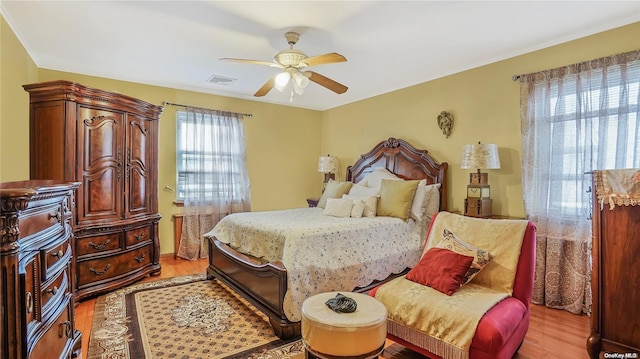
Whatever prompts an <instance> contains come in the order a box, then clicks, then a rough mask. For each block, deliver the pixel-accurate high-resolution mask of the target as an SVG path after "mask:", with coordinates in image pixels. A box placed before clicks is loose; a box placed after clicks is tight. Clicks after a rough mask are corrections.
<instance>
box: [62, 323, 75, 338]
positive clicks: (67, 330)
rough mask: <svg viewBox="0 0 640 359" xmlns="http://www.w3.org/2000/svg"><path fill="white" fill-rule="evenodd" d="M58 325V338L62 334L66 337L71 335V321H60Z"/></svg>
mask: <svg viewBox="0 0 640 359" xmlns="http://www.w3.org/2000/svg"><path fill="white" fill-rule="evenodd" d="M60 326H61V327H62V331H61V334H60V338H62V335H63V334H64V335H66V336H67V338H72V337H73V327H72V326H71V321H69V320H67V321H65V322H62V323H60Z"/></svg>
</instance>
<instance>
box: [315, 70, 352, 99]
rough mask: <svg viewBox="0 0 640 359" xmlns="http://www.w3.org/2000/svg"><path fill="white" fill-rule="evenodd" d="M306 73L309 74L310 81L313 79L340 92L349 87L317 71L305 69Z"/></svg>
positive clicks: (345, 90)
mask: <svg viewBox="0 0 640 359" xmlns="http://www.w3.org/2000/svg"><path fill="white" fill-rule="evenodd" d="M304 74H306V75H308V76H309V80H310V81H313V82H315V83H317V84H318V85H320V86H324V87H326V88H328V89H329V90H331V91H333V92H335V93H338V94H341V93H345V92H347V90H348V89H349V88H348V87H347V86H345V85H343V84H341V83H339V82H336V81H333V80H332V79H330V78H328V77H325V76H322V75H320V74H319V73H317V72H313V71H305V72H304Z"/></svg>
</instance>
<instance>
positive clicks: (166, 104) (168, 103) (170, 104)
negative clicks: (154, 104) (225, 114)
mask: <svg viewBox="0 0 640 359" xmlns="http://www.w3.org/2000/svg"><path fill="white" fill-rule="evenodd" d="M162 106H178V107H193V108H199V109H202V110H211V109H208V108H204V107H197V106H188V105H182V104H179V103H173V102H168V101H162ZM241 115H243V116H247V117H253V114H252V113H241Z"/></svg>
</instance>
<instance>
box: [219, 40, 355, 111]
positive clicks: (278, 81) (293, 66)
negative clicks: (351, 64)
mask: <svg viewBox="0 0 640 359" xmlns="http://www.w3.org/2000/svg"><path fill="white" fill-rule="evenodd" d="M284 37H285V39H287V43H288V44H289V49H287V50H282V51H280V52H278V53H277V54H276V55H275V56H274V57H273V62H268V61H260V60H245V59H234V58H229V57H224V58H221V59H220V60H222V61H235V62H243V63H248V64H256V65H266V66H271V67H277V68H281V69H283V70H284V71H283V72H281V73H279V74H277V75H275V76H274V77H272V78H270V79H269V80H268V81H267V82H266V83H265V84H264V85H262V87H261V88H260V89H259V90H258V91H256V93H255V94H254V96H256V97H261V96H264V95H266V94H267V93H268V92H269V91H271V89H272V88H274V87H275V88H276V89H277V90H278V91H280V92H282V91H284V89H285V88H286V86H287V85H288V84H289V82H290V81H291V83H292V84H293V90H292V91H291V98H292V99H293V92H294V91H295V93H297V94H298V95H302V94H303V93H304V89H305V88H306V87H307V86H308V85H309V81H312V82H315V83H317V84H318V85H320V86H323V87H326V88H327V89H329V90H331V91H333V92H335V93H338V94H341V93H345V92H346V91H347V89H348V87H347V86H345V85H343V84H341V83H339V82H336V81H334V80H332V79H330V78H328V77H325V76H322V75H320V74H319V73H317V72H314V71H309V70H306V71H303V69H304V68H306V67H311V66H316V65H323V64H331V63H335V62H345V61H347V59H346V58H345V57H344V56H342V55H340V54H338V53H335V52H330V53H327V54H324V55H318V56H311V57H308V56H307V55H306V54H305V53H304V52H302V51H299V50H296V49H294V48H293V45H295V44H296V43H297V42H298V40H299V39H300V34H298V33H297V32H292V31H290V32H287V33H285V34H284Z"/></svg>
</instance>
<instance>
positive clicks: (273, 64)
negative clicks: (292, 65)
mask: <svg viewBox="0 0 640 359" xmlns="http://www.w3.org/2000/svg"><path fill="white" fill-rule="evenodd" d="M220 60H221V61H231V62H243V63H246V64H254V65H265V66H271V67H279V68H282V65H280V64H277V63H275V62H269V61H260V60H247V59H234V58H231V57H223V58H221V59H220Z"/></svg>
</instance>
